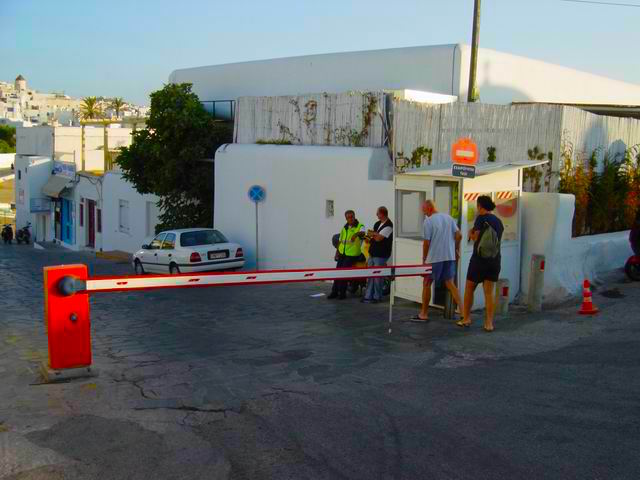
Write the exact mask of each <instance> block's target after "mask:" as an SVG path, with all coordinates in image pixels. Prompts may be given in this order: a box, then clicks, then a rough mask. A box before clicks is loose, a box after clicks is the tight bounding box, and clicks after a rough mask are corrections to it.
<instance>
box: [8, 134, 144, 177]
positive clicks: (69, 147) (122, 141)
mask: <svg viewBox="0 0 640 480" xmlns="http://www.w3.org/2000/svg"><path fill="white" fill-rule="evenodd" d="M131 133H132V129H130V128H122V127H120V126H119V125H109V126H107V127H98V126H86V127H53V126H39V127H29V128H24V127H18V128H17V129H16V155H36V156H44V157H49V158H54V159H57V160H61V161H65V162H72V163H75V165H76V170H78V171H104V170H105V169H108V165H107V166H105V160H107V163H108V158H106V159H105V150H106V152H107V154H110V155H111V157H114V156H115V155H117V151H118V149H119V148H120V147H126V146H129V145H131ZM105 143H106V146H105ZM107 157H109V155H107Z"/></svg>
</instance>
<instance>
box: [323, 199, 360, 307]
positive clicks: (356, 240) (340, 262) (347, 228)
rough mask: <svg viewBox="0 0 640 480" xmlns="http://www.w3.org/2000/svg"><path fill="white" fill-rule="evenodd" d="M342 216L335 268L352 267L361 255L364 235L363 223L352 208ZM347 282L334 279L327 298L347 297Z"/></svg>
mask: <svg viewBox="0 0 640 480" xmlns="http://www.w3.org/2000/svg"><path fill="white" fill-rule="evenodd" d="M344 218H345V219H346V220H347V223H346V224H345V225H344V227H342V230H341V231H340V239H339V241H338V248H337V249H336V255H335V260H336V262H337V265H336V268H348V267H353V266H354V265H355V264H356V263H357V262H358V259H359V258H360V256H361V255H362V250H361V247H362V238H363V237H364V235H365V229H364V225H362V224H361V223H360V222H359V221H358V220H357V219H356V214H355V212H354V211H353V210H347V211H346V212H344ZM347 284H348V281H347V280H334V282H333V288H332V289H331V294H330V295H329V296H328V297H327V298H328V299H329V300H333V299H334V298H337V299H339V300H344V299H345V298H347Z"/></svg>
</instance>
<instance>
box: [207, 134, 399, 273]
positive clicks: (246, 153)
mask: <svg viewBox="0 0 640 480" xmlns="http://www.w3.org/2000/svg"><path fill="white" fill-rule="evenodd" d="M390 167H391V164H390V162H389V156H388V154H387V150H386V149H384V148H348V147H302V146H278V145H238V144H232V145H225V146H223V147H221V148H220V149H218V151H217V152H216V161H215V178H216V185H215V203H214V205H215V206H216V209H215V215H214V226H215V228H217V229H219V230H220V231H222V232H223V233H224V234H225V235H226V236H227V237H229V239H230V240H231V241H234V242H238V243H240V244H241V245H242V247H243V249H244V252H245V258H246V259H247V267H249V268H251V267H255V264H256V222H255V214H256V211H255V208H256V207H255V204H254V203H252V202H251V201H250V199H249V197H248V194H247V192H248V190H249V188H250V187H251V186H252V185H261V186H262V187H264V188H265V190H266V194H267V195H266V200H265V201H264V202H262V203H260V204H259V205H258V234H259V235H258V236H259V256H260V258H259V266H260V269H279V268H300V267H333V266H335V262H334V260H333V255H334V253H335V249H334V248H333V246H332V244H331V238H332V236H333V235H334V234H336V233H338V232H339V231H340V229H341V228H342V226H343V225H344V222H345V219H344V212H345V210H349V209H351V210H354V211H355V212H356V215H357V217H358V219H359V220H360V221H361V222H363V223H364V224H366V225H369V226H370V227H372V226H373V223H374V222H375V213H376V209H377V207H379V206H381V205H384V206H386V207H388V208H389V210H390V212H391V213H393V183H392V182H391V178H392V170H391V168H390Z"/></svg>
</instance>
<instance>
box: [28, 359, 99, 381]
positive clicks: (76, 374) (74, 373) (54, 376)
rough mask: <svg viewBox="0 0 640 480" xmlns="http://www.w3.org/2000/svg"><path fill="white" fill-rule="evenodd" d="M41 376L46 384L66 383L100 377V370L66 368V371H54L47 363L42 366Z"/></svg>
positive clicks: (92, 368)
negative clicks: (78, 379)
mask: <svg viewBox="0 0 640 480" xmlns="http://www.w3.org/2000/svg"><path fill="white" fill-rule="evenodd" d="M40 374H41V375H42V380H43V381H44V383H55V382H64V381H68V380H75V379H77V378H90V377H97V376H98V369H97V368H95V367H81V368H65V369H64V370H54V369H52V368H50V367H49V365H47V364H46V363H43V364H41V365H40Z"/></svg>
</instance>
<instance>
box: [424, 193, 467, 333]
mask: <svg viewBox="0 0 640 480" xmlns="http://www.w3.org/2000/svg"><path fill="white" fill-rule="evenodd" d="M422 211H423V212H424V214H425V219H424V223H423V226H422V231H423V232H422V233H423V238H424V241H423V244H422V263H425V264H431V272H432V273H431V275H427V276H426V277H425V278H424V281H423V284H422V308H421V309H420V313H419V314H418V315H416V316H415V317H413V320H414V321H422V322H428V321H429V304H430V303H431V285H433V283H434V282H435V284H436V286H437V285H440V284H442V283H444V285H445V286H446V287H447V289H448V290H449V291H450V292H451V295H452V296H453V300H454V301H455V302H456V305H457V306H458V307H459V306H460V305H461V302H460V292H458V288H457V287H456V284H455V283H454V279H455V277H456V261H457V260H458V258H460V240H461V239H462V234H461V233H460V229H459V228H458V225H457V224H456V221H455V220H454V219H453V218H452V217H451V216H449V215H446V214H444V213H439V212H438V211H437V209H436V206H435V203H434V202H433V201H432V200H427V201H425V202H424V203H423V204H422Z"/></svg>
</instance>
